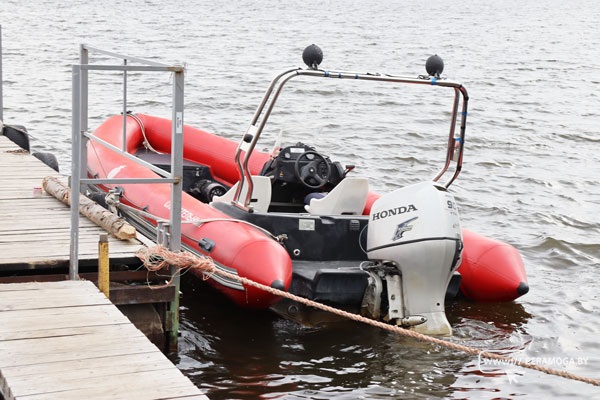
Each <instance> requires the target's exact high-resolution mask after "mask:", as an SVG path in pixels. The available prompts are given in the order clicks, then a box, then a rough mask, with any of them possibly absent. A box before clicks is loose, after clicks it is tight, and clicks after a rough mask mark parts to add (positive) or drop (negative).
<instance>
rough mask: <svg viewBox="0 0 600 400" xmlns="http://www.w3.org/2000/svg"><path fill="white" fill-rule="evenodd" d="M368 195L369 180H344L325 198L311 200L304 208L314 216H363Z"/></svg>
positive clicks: (355, 178) (353, 178)
mask: <svg viewBox="0 0 600 400" xmlns="http://www.w3.org/2000/svg"><path fill="white" fill-rule="evenodd" d="M368 195H369V181H368V179H367V178H358V177H349V178H344V179H343V180H342V181H341V182H340V183H338V185H337V186H336V187H334V188H333V189H332V190H331V192H329V193H328V194H327V195H326V196H325V197H322V198H320V199H317V198H313V199H311V200H310V203H309V204H307V205H305V206H304V208H305V209H306V211H308V212H309V213H310V214H313V215H346V214H347V215H361V214H362V212H363V210H364V208H365V204H366V203H367V197H368Z"/></svg>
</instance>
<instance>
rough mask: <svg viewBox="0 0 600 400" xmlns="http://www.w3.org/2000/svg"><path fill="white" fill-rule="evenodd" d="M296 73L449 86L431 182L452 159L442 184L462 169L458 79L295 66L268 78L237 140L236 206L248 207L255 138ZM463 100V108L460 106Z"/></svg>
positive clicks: (463, 118) (465, 101)
mask: <svg viewBox="0 0 600 400" xmlns="http://www.w3.org/2000/svg"><path fill="white" fill-rule="evenodd" d="M298 76H310V77H315V78H325V79H330V78H335V79H349V80H364V81H376V82H389V83H408V84H417V85H428V86H441V87H449V88H451V89H453V90H454V101H453V107H452V116H451V121H450V131H449V133H448V141H447V151H446V160H445V163H444V166H443V167H442V168H441V169H440V171H439V172H438V173H437V175H436V176H435V177H434V178H433V181H434V182H438V181H439V180H440V178H441V177H442V176H443V175H444V174H445V173H446V171H447V170H448V168H449V167H450V164H451V162H452V161H454V162H455V169H454V173H453V174H452V176H451V177H450V178H449V179H448V180H447V181H446V183H444V186H445V187H448V186H450V185H451V184H452V182H454V180H455V179H456V177H457V176H458V175H459V174H460V171H461V169H462V152H463V143H464V140H465V129H466V119H467V106H468V102H469V95H468V94H467V90H466V89H465V87H464V86H463V85H462V84H460V83H459V82H455V81H451V80H445V79H439V78H436V77H432V76H429V77H425V76H419V77H417V78H412V77H403V76H395V75H382V74H370V73H358V72H344V71H326V70H320V69H313V68H309V69H302V68H294V69H290V70H287V71H284V72H282V73H280V74H279V75H277V76H276V77H275V78H273V80H272V81H271V84H270V85H269V87H268V89H267V91H266V93H265V94H264V96H263V99H262V101H261V103H260V104H259V106H258V108H257V110H256V111H255V113H254V116H253V118H252V120H251V122H250V126H249V127H248V129H247V131H246V133H245V135H244V136H243V137H242V140H240V143H239V145H238V148H237V151H236V154H235V162H236V165H237V168H238V171H239V176H240V180H239V182H240V183H239V185H238V186H237V189H236V192H235V196H234V199H233V204H234V205H236V206H237V207H239V208H242V209H245V210H247V209H248V207H249V204H250V198H251V196H252V191H253V188H254V185H253V182H252V178H251V174H250V170H249V167H248V162H249V160H250V157H251V156H252V152H253V150H254V148H255V146H256V143H257V142H258V139H259V137H260V135H261V133H262V131H263V129H264V127H265V125H266V123H267V121H268V119H269V116H270V115H271V112H272V111H273V108H274V107H275V103H276V102H277V99H278V98H279V95H280V94H281V91H282V90H283V87H284V86H285V84H286V83H287V82H288V81H289V80H291V79H292V78H295V77H298ZM461 99H462V109H459V107H460V104H461ZM459 117H460V127H459V131H458V132H455V131H456V122H457V120H458V118H459ZM243 150H245V151H246V154H245V156H244V158H243V159H242V151H243ZM455 150H456V151H457V153H458V157H457V158H456V159H453V154H454V152H455ZM244 185H247V186H248V190H247V191H246V196H245V197H244V198H243V199H242V198H241V197H242V191H243V187H244Z"/></svg>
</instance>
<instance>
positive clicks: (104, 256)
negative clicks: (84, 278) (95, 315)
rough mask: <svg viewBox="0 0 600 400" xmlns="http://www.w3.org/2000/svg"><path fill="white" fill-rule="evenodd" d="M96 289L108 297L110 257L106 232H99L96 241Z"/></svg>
mask: <svg viewBox="0 0 600 400" xmlns="http://www.w3.org/2000/svg"><path fill="white" fill-rule="evenodd" d="M98 289H100V291H101V292H102V293H104V295H105V296H106V298H107V299H110V259H109V257H108V234H106V233H101V234H100V240H99V241H98Z"/></svg>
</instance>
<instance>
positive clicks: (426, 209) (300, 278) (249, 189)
mask: <svg viewBox="0 0 600 400" xmlns="http://www.w3.org/2000/svg"><path fill="white" fill-rule="evenodd" d="M314 50H315V49H314V48H313V49H312V51H314ZM307 51H308V53H309V54H308V58H309V61H311V62H307V65H309V68H308V69H295V70H290V71H287V72H284V73H282V74H280V75H279V76H277V77H276V78H275V80H274V81H273V82H272V83H271V86H270V87H269V90H267V93H266V94H265V98H264V99H263V101H262V102H261V105H260V106H259V108H258V110H257V112H256V114H255V117H254V119H253V120H252V122H251V124H250V128H249V129H248V131H247V133H246V134H245V135H244V137H243V138H242V139H241V141H240V142H239V143H235V142H233V141H230V140H228V139H225V138H222V137H219V136H216V135H213V134H210V133H207V132H204V131H202V130H200V129H196V128H193V127H190V126H184V130H183V135H184V137H183V139H184V151H183V156H184V172H183V190H184V192H185V193H184V194H183V199H182V210H181V215H182V222H186V223H185V224H182V245H183V246H184V248H185V249H187V250H190V251H193V252H196V253H198V254H202V255H208V256H210V257H211V258H212V259H213V260H214V262H215V263H216V265H217V267H218V268H223V269H224V270H227V271H228V272H233V273H236V274H238V275H239V276H243V277H247V278H249V279H251V280H254V281H257V282H259V283H262V284H265V285H268V286H272V287H275V288H279V289H283V290H287V291H290V292H292V293H295V294H297V295H300V296H304V297H307V298H311V299H314V300H317V301H321V302H325V303H329V304H332V305H335V306H339V307H342V308H346V309H353V310H357V311H358V310H360V312H361V313H362V314H363V315H367V316H370V317H372V318H376V319H384V320H386V321H390V322H393V323H396V324H398V325H402V326H409V327H412V329H415V330H417V331H421V332H425V333H430V334H449V333H450V332H451V328H450V326H449V324H448V322H447V319H446V317H445V314H444V299H445V298H449V297H454V296H456V295H457V293H458V292H459V287H460V292H462V294H463V295H464V296H466V297H467V298H469V299H472V300H477V301H510V300H513V299H515V298H517V297H519V296H520V295H522V294H525V293H526V292H527V290H528V286H527V279H526V276H525V272H524V268H523V262H522V260H521V258H520V256H519V253H518V252H517V251H516V249H514V247H512V246H509V245H507V244H504V243H500V242H497V241H494V240H491V239H487V238H484V237H482V236H479V235H476V234H474V233H472V232H469V231H466V230H462V229H461V228H460V221H459V217H458V212H457V207H456V204H455V201H454V198H453V196H452V195H451V193H450V192H449V191H448V190H447V189H448V186H450V184H451V183H452V182H453V181H454V179H455V178H456V177H457V176H458V174H459V172H460V169H461V165H462V150H463V146H462V143H464V133H465V122H466V108H467V102H468V96H467V94H466V90H465V89H464V87H463V86H462V85H460V84H458V83H456V82H452V81H440V80H438V79H437V78H436V74H435V73H434V74H432V75H430V76H428V77H423V76H419V77H417V78H407V77H398V76H391V75H385V76H377V77H376V78H374V75H372V74H360V73H347V72H335V73H334V74H335V76H336V77H339V78H342V79H343V78H352V79H364V80H378V81H380V82H391V83H395V84H397V83H410V84H415V83H416V84H425V85H429V86H431V85H435V86H438V87H450V88H452V89H453V90H454V91H455V96H456V101H455V102H454V109H453V120H454V121H456V120H457V119H458V118H460V119H461V123H460V131H459V132H456V133H455V132H454V128H453V127H452V128H451V130H450V135H449V138H448V142H447V143H448V152H447V159H446V163H445V165H444V167H443V168H442V170H441V171H440V173H439V174H438V175H437V176H436V177H435V178H434V179H433V180H432V181H425V182H422V183H419V184H416V185H411V186H408V187H405V188H400V189H398V190H395V191H393V192H391V193H388V194H385V195H381V196H379V195H377V194H375V193H373V192H371V191H370V189H369V182H368V179H366V178H362V177H356V176H354V174H353V173H352V167H345V168H344V167H342V166H341V165H340V164H339V163H338V162H335V161H332V160H331V159H330V158H329V157H328V156H326V155H324V154H322V153H320V152H318V151H317V150H316V149H315V148H314V147H311V146H309V145H306V144H303V143H296V144H293V145H289V146H283V147H280V148H278V149H277V151H274V152H273V153H272V154H267V153H265V152H260V151H257V150H256V149H255V146H256V143H257V141H258V139H259V137H260V134H261V132H262V129H263V127H264V125H265V123H266V121H267V120H268V117H269V115H270V113H271V111H272V109H273V105H274V104H275V101H276V99H277V96H278V94H279V92H280V91H281V89H282V88H283V86H284V84H285V83H286V82H287V81H288V80H289V79H291V78H293V77H295V76H300V75H303V76H311V77H317V78H318V77H324V78H329V77H330V76H332V72H331V71H322V70H319V69H318V62H317V61H318V60H317V61H315V60H312V59H310V56H311V55H310V51H309V49H308V48H307ZM305 61H306V60H305ZM459 100H460V101H459ZM267 105H269V106H267ZM459 105H462V110H461V109H459ZM123 118H125V125H123ZM454 125H455V124H452V126H454ZM123 126H125V130H126V132H125V137H126V143H125V146H124V148H125V149H126V150H127V152H128V153H130V154H135V155H136V156H137V157H139V158H141V159H143V160H145V161H147V162H149V163H151V164H153V165H155V166H158V167H161V168H165V169H169V168H170V165H169V164H170V155H169V152H170V151H171V121H170V120H166V119H162V118H157V117H152V116H149V115H142V114H136V115H132V114H129V115H127V116H115V117H112V118H110V119H108V120H107V121H106V122H105V123H103V124H102V125H101V126H100V127H98V128H97V129H96V131H95V133H94V134H95V135H96V136H97V137H98V138H100V139H103V140H104V141H106V142H108V143H111V144H113V145H115V146H117V147H120V148H122V147H123V143H122V140H123V132H122V130H123ZM455 155H458V157H455ZM88 169H89V174H90V176H92V177H99V178H105V177H110V178H127V177H129V178H131V177H136V178H143V177H148V178H150V177H156V174H155V173H154V172H153V171H151V170H150V169H149V168H146V167H143V166H141V165H140V164H138V163H136V162H134V161H132V160H130V159H129V158H127V157H125V156H123V155H121V154H119V153H117V152H114V151H112V150H111V149H109V148H107V147H104V146H102V145H100V144H99V143H95V142H93V141H90V142H89V144H88ZM451 171H454V172H451ZM448 173H450V178H449V179H447V181H446V182H445V183H442V182H441V178H442V177H445V176H446V175H448ZM119 187H120V190H119V193H120V194H121V198H120V202H121V203H123V204H127V205H129V206H131V207H133V208H135V209H139V210H143V211H144V212H145V213H146V214H144V215H146V216H145V217H140V216H135V215H131V214H129V213H126V214H127V215H128V217H129V218H131V220H132V222H133V223H135V224H136V225H137V226H138V228H139V229H141V230H142V231H143V232H144V233H146V234H149V235H152V234H153V232H154V227H155V225H156V220H157V219H160V218H165V219H168V218H169V213H170V187H169V186H168V185H164V184H147V185H139V184H136V185H134V184H129V185H127V184H124V185H119ZM96 189H99V190H101V191H102V192H107V191H109V190H110V189H113V188H111V187H108V186H98V187H96ZM148 214H151V215H153V216H155V218H150V217H148V216H147V215H148ZM208 281H209V282H210V283H211V284H212V285H213V286H215V287H216V288H218V289H219V290H220V291H221V292H223V293H224V294H225V295H226V296H228V297H229V298H230V299H232V300H233V301H234V302H235V303H236V304H239V305H240V306H244V307H254V308H267V307H272V308H273V309H275V310H276V311H277V312H279V313H281V314H283V315H286V316H288V317H291V318H293V317H294V313H296V312H297V309H298V308H297V305H295V304H290V302H282V301H280V300H281V299H279V298H277V297H275V296H273V295H271V294H269V293H266V292H263V291H260V290H257V289H254V288H252V287H245V286H243V285H241V284H240V283H238V282H237V281H227V280H224V279H223V278H221V277H219V276H218V275H214V276H211V277H210V279H208Z"/></svg>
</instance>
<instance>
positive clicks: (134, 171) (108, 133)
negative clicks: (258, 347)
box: [88, 116, 292, 308]
mask: <svg viewBox="0 0 600 400" xmlns="http://www.w3.org/2000/svg"><path fill="white" fill-rule="evenodd" d="M140 118H141V120H142V121H143V126H144V133H142V129H141V128H140V124H139V123H138V122H137V121H136V120H134V119H133V118H127V119H126V143H125V148H126V149H127V152H129V153H132V154H133V153H135V152H136V151H137V150H139V149H140V148H143V143H144V140H145V139H144V136H145V137H146V140H148V141H149V142H150V143H151V144H152V147H153V148H154V149H155V150H157V151H161V152H162V151H164V152H170V132H171V130H170V122H169V121H168V120H164V119H160V118H154V117H149V116H140ZM122 121H123V119H122V117H113V118H110V119H109V120H107V121H106V122H105V123H104V124H102V125H101V126H100V127H99V128H98V129H97V130H96V131H95V135H96V136H97V137H99V138H101V139H103V140H105V141H107V142H109V143H111V144H113V145H115V146H118V147H121V146H122V145H123V143H122V137H123V136H122ZM167 127H169V129H167ZM167 136H168V138H167ZM184 142H186V146H185V147H186V150H185V151H184V153H185V157H186V158H188V157H197V156H203V155H204V153H206V151H205V148H204V146H203V145H202V142H203V143H204V144H205V145H206V146H207V148H212V149H213V150H214V149H215V147H218V146H221V147H220V149H221V150H223V151H222V152H221V153H219V152H214V153H213V152H210V154H209V155H212V159H211V160H212V161H213V162H214V164H213V165H211V168H212V170H213V172H214V174H215V177H218V179H219V180H220V181H223V182H225V183H227V182H229V181H231V180H233V179H234V177H233V175H231V174H230V172H231V171H230V170H229V169H228V168H225V167H226V166H225V167H224V164H223V163H222V160H223V159H224V158H226V157H227V156H228V154H227V152H228V151H231V146H230V143H231V142H229V141H224V140H222V139H221V138H218V137H216V136H214V135H210V134H207V133H205V132H203V131H200V130H195V129H193V128H191V127H186V128H185V129H184ZM190 144H193V145H190ZM233 151H235V149H233ZM258 162H260V159H259V161H258ZM88 168H89V171H90V175H91V176H93V177H99V178H107V177H109V178H132V177H135V178H156V177H157V176H158V175H157V174H156V173H154V172H153V171H151V170H150V169H148V168H146V167H143V166H141V165H139V164H137V163H135V162H134V161H132V160H130V159H128V158H126V157H124V156H122V155H119V154H118V153H116V152H114V151H111V150H109V149H108V148H106V147H104V146H101V145H99V144H94V143H93V142H90V144H89V145H88ZM119 187H120V188H121V189H122V191H123V197H122V199H121V201H122V202H123V203H125V204H128V205H130V206H132V207H135V208H137V209H140V210H144V211H146V212H148V213H150V214H152V215H155V216H157V217H159V218H163V219H169V216H170V212H171V189H170V185H167V184H144V185H141V184H121V185H119ZM103 189H104V190H109V189H111V187H110V186H104V187H103ZM181 215H182V227H181V231H182V238H181V241H182V244H183V245H184V246H186V247H187V248H189V249H191V250H193V251H195V252H196V253H198V254H202V255H206V256H209V257H211V258H212V259H213V260H214V262H215V263H216V264H217V266H218V267H220V268H223V269H224V270H226V271H228V272H231V273H234V274H237V275H239V276H240V277H245V278H248V279H250V280H252V281H255V282H258V283H261V284H264V285H267V286H273V287H276V288H278V289H284V290H285V289H287V288H288V287H289V286H290V283H291V278H292V263H291V259H290V257H289V255H288V254H287V252H286V251H285V249H284V248H283V247H282V246H281V245H280V244H279V243H277V242H276V241H275V240H273V239H272V238H270V237H269V236H267V235H265V234H264V233H262V232H261V231H259V230H257V229H254V228H253V227H251V226H248V225H247V224H244V223H240V222H237V221H235V220H233V219H232V218H231V217H229V216H228V215H226V214H223V213H222V212H220V211H218V210H216V209H214V208H213V207H211V206H210V205H208V204H204V203H202V202H200V201H198V200H196V199H195V198H193V197H192V196H190V195H188V194H187V193H183V195H182V210H181ZM206 220H215V221H214V222H203V221H206ZM147 222H149V223H151V224H154V225H155V224H156V221H155V220H150V219H148V220H147ZM201 240H204V241H210V242H212V243H214V245H213V246H212V249H211V250H210V251H206V250H204V249H202V248H200V246H199V242H200V241H201ZM192 272H193V273H195V274H198V275H203V273H202V272H201V271H195V270H192ZM208 282H209V283H211V284H212V285H214V286H215V287H217V288H218V289H219V290H221V291H222V292H223V293H225V294H226V295H227V296H228V297H229V298H231V299H232V300H233V301H234V302H235V303H236V304H238V305H240V306H243V307H250V308H267V307H269V306H270V305H272V304H273V303H274V302H276V301H278V300H279V297H278V296H275V295H273V294H271V293H268V292H265V291H262V290H259V289H256V288H254V287H247V286H244V285H240V284H239V283H237V282H228V281H225V280H223V279H219V280H217V279H214V278H211V279H208Z"/></svg>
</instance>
